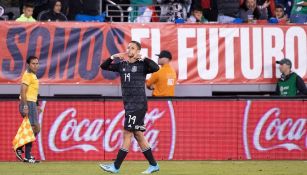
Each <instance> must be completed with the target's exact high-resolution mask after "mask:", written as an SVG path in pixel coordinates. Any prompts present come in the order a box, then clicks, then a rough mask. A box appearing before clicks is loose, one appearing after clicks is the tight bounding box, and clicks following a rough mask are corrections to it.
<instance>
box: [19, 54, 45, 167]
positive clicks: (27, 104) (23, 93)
mask: <svg viewBox="0 0 307 175" xmlns="http://www.w3.org/2000/svg"><path fill="white" fill-rule="evenodd" d="M26 62H27V70H26V71H25V73H24V74H23V76H22V80H21V89H20V104H19V112H20V114H21V116H22V117H25V116H28V118H29V120H30V123H31V126H32V130H33V132H34V135H35V136H36V135H37V134H38V133H39V131H40V125H39V123H38V111H39V106H38V101H37V96H38V89H39V80H38V79H37V77H36V73H37V70H38V67H39V62H38V58H37V57H35V56H29V57H28V58H27V60H26ZM31 150H32V142H30V143H27V144H26V145H25V157H24V158H23V157H22V153H23V152H24V151H23V147H19V148H17V149H16V151H15V154H16V157H17V158H18V159H19V160H21V161H23V162H26V163H38V162H39V161H38V160H35V158H34V157H33V156H32V155H31Z"/></svg>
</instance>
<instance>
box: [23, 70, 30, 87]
mask: <svg viewBox="0 0 307 175" xmlns="http://www.w3.org/2000/svg"><path fill="white" fill-rule="evenodd" d="M21 83H22V84H25V85H28V86H29V85H30V83H31V77H30V76H29V74H28V73H24V74H23V76H22V80H21Z"/></svg>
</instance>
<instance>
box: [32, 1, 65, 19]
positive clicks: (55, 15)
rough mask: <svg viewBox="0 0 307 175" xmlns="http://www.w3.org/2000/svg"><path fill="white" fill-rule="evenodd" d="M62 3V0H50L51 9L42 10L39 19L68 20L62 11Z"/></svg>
mask: <svg viewBox="0 0 307 175" xmlns="http://www.w3.org/2000/svg"><path fill="white" fill-rule="evenodd" d="M61 8H62V3H61V1H60V0H53V1H51V2H50V5H49V10H45V11H42V12H41V13H40V14H39V15H38V20H39V21H67V17H66V16H65V15H64V14H63V13H62V12H61Z"/></svg>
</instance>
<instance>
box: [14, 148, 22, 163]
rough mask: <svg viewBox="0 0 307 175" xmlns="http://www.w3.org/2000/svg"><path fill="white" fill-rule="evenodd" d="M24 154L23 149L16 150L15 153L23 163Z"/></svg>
mask: <svg viewBox="0 0 307 175" xmlns="http://www.w3.org/2000/svg"><path fill="white" fill-rule="evenodd" d="M22 153H23V151H22V149H16V151H15V155H16V158H17V159H18V160H20V161H23V158H22Z"/></svg>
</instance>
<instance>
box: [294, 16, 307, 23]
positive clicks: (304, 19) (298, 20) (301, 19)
mask: <svg viewBox="0 0 307 175" xmlns="http://www.w3.org/2000/svg"><path fill="white" fill-rule="evenodd" d="M290 22H291V23H297V24H304V23H306V22H307V14H291V17H290Z"/></svg>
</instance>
